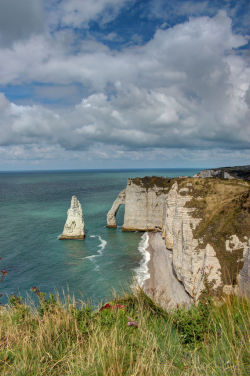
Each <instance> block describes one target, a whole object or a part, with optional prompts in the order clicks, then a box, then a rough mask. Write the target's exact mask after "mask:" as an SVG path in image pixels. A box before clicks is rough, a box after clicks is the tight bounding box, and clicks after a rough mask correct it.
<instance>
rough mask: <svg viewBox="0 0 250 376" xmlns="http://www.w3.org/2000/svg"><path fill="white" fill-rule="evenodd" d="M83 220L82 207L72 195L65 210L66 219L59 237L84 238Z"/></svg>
mask: <svg viewBox="0 0 250 376" xmlns="http://www.w3.org/2000/svg"><path fill="white" fill-rule="evenodd" d="M84 236H85V233H84V220H83V215H82V207H81V204H80V202H79V201H78V199H77V197H76V196H72V199H71V205H70V208H69V210H68V212H67V220H66V223H65V225H64V229H63V233H62V235H61V236H60V238H59V239H61V240H62V239H84Z"/></svg>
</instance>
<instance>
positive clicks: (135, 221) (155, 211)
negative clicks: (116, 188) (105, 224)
mask: <svg viewBox="0 0 250 376" xmlns="http://www.w3.org/2000/svg"><path fill="white" fill-rule="evenodd" d="M166 194H167V192H166V191H165V190H164V188H162V187H157V186H154V187H152V188H150V189H149V188H146V187H143V186H140V185H137V184H134V183H133V180H128V184H127V188H126V198H125V213H124V224H123V230H127V231H133V230H139V231H150V230H151V231H160V230H161V229H162V224H163V223H162V219H163V211H164V201H165V199H166Z"/></svg>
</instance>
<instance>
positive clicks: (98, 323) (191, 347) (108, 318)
mask: <svg viewBox="0 0 250 376" xmlns="http://www.w3.org/2000/svg"><path fill="white" fill-rule="evenodd" d="M33 291H34V292H36V294H37V295H38V297H39V301H40V305H39V306H38V307H37V308H34V307H33V308H30V307H28V306H26V305H24V304H22V302H21V300H20V299H19V298H16V297H11V299H10V305H9V306H8V307H2V308H0V338H1V342H0V375H4V376H41V375H46V376H52V375H53V376H62V375H65V376H70V375H71V376H80V375H81V376H82V375H86V376H88V375H100V376H102V375H103V376H125V375H127V376H131V375H135V376H139V375H140V376H147V375H152V376H153V375H155V376H158V375H159V376H167V375H186V376H188V375H190V376H191V375H193V376H200V375H204V376H205V375H207V376H208V375H211V376H212V375H213V376H214V375H232V376H233V375H238V376H240V375H247V374H248V371H249V368H248V367H249V353H248V347H247V346H248V338H247V333H248V329H249V308H250V307H249V302H248V301H245V300H243V299H239V298H236V297H231V298H228V299H227V300H224V301H222V302H221V303H220V304H219V305H218V304H217V305H214V304H213V303H212V302H211V300H210V299H205V300H203V301H201V302H200V303H199V305H198V306H193V307H192V308H191V309H190V310H189V311H185V310H183V309H180V310H176V311H173V312H172V313H166V312H164V311H162V310H161V309H160V308H159V307H157V306H156V305H154V304H153V303H152V302H151V300H149V299H148V298H147V297H146V296H145V295H144V294H143V293H142V292H139V293H138V294H136V295H133V294H131V295H126V296H124V297H122V298H116V299H114V300H113V301H112V302H109V303H107V304H106V305H104V306H102V307H101V309H99V310H97V309H96V310H93V309H92V308H91V307H89V306H87V305H85V304H82V306H81V308H79V307H78V308H77V307H76V305H75V304H73V303H71V302H70V301H69V300H68V301H67V303H66V304H64V305H62V304H61V303H60V302H59V301H58V300H56V299H55V298H54V297H53V296H50V298H49V299H46V297H45V295H44V294H42V293H40V292H39V291H38V290H37V289H36V288H34V289H33Z"/></svg>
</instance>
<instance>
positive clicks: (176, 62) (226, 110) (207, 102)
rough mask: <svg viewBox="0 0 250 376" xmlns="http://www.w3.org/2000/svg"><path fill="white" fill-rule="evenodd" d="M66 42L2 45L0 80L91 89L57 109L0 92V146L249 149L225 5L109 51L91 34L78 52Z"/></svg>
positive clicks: (243, 73) (248, 113) (249, 75)
mask: <svg viewBox="0 0 250 376" xmlns="http://www.w3.org/2000/svg"><path fill="white" fill-rule="evenodd" d="M104 3H105V2H103V3H102V4H104ZM72 4H73V2H71V5H72ZM105 4H106V3H105ZM105 6H106V5H105ZM72 9H73V8H72ZM96 14H97V13H96ZM86 17H87V16H86ZM68 22H69V21H68ZM73 42H74V39H73V36H72V32H70V31H66V32H65V31H64V32H57V33H56V34H55V35H54V37H53V38H52V37H51V36H45V35H40V36H32V37H31V38H30V39H29V40H26V41H18V42H16V43H15V44H14V45H13V46H12V47H8V48H7V47H5V48H2V49H0V83H1V84H14V83H21V82H32V81H34V80H36V81H40V82H44V83H50V84H53V85H55V90H54V89H51V90H52V91H51V93H50V94H49V95H52V96H54V95H55V92H56V91H57V90H60V86H57V85H69V88H70V87H71V86H70V85H72V82H80V83H81V84H82V85H84V86H85V87H86V88H87V89H88V91H89V92H91V93H92V94H91V95H88V96H87V97H86V98H84V99H83V100H82V102H81V103H79V104H77V105H75V106H74V107H72V108H71V109H67V110H63V109H61V110H57V111H55V110H53V109H51V108H50V109H48V108H46V107H44V106H42V105H33V106H18V105H15V104H13V103H10V102H9V101H7V99H6V98H5V97H4V96H3V95H2V96H0V127H1V135H0V144H1V145H3V146H6V145H13V147H14V146H15V147H17V145H20V147H21V145H22V144H24V145H26V146H25V147H24V148H27V145H34V144H37V145H38V144H41V143H42V144H43V145H45V146H44V147H46V145H47V146H48V147H52V146H53V145H57V147H59V148H62V150H73V151H74V152H76V153H78V152H79V153H82V152H83V153H84V152H85V150H90V151H89V153H90V154H89V155H92V156H93V157H94V156H97V154H98V153H99V157H100V158H101V156H100V151H101V155H102V156H103V158H109V157H110V158H111V157H112V156H113V155H117V156H118V158H120V156H121V153H125V154H126V153H127V155H130V156H133V158H142V159H143V158H144V157H143V155H145V154H147V153H149V151H148V150H149V149H150V150H151V152H153V153H154V155H158V156H159V155H162V150H165V152H166V150H167V149H168V148H171V149H173V150H183V149H184V150H186V151H187V150H198V149H199V150H200V149H201V148H204V149H206V150H209V149H210V150H211V149H214V150H215V149H216V150H218V148H221V149H223V150H233V149H234V150H240V149H241V148H242V149H245V148H247V147H249V145H250V129H249V118H250V108H249V87H250V68H249V62H248V61H247V57H246V56H243V55H242V56H240V55H237V54H236V53H235V49H236V48H238V47H240V46H242V45H244V44H245V43H246V42H247V40H246V39H245V38H244V37H242V36H240V35H237V34H234V33H233V32H232V28H231V20H230V18H228V17H227V16H226V14H225V13H224V12H220V13H219V14H218V15H217V16H216V17H214V18H209V17H200V18H192V19H190V20H189V21H188V22H186V23H184V24H179V25H176V26H175V27H173V28H169V29H167V30H158V31H157V32H156V34H155V35H154V37H153V38H152V40H150V41H149V42H148V43H146V44H145V45H143V46H134V47H130V48H125V49H123V50H121V51H116V52H114V51H111V50H110V49H108V48H107V47H106V46H104V45H103V44H101V43H98V42H96V41H94V40H88V41H83V42H81V43H80V44H78V45H77V49H76V48H75V46H74V43H73ZM30 62H32V64H30ZM72 88H73V87H72ZM41 90H43V89H41ZM45 90H46V89H45ZM72 90H74V89H72ZM69 94H70V91H69ZM62 95H64V94H63V93H62ZM157 150H158V151H161V153H160V154H159V153H158V152H157ZM37 153H38V151H37ZM38 154H39V153H38ZM184 154H185V153H184ZM114 158H115V157H114Z"/></svg>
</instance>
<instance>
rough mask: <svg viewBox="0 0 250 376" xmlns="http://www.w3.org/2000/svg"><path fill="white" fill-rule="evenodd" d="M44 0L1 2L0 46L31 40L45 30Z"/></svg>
mask: <svg viewBox="0 0 250 376" xmlns="http://www.w3.org/2000/svg"><path fill="white" fill-rule="evenodd" d="M44 21H45V17H44V9H43V1H42V0H35V1H34V0H21V1H20V0H1V1H0V45H1V44H2V45H10V44H11V43H12V42H14V41H16V40H22V39H25V38H29V37H30V35H32V34H34V33H40V32H42V31H43V30H44Z"/></svg>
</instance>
